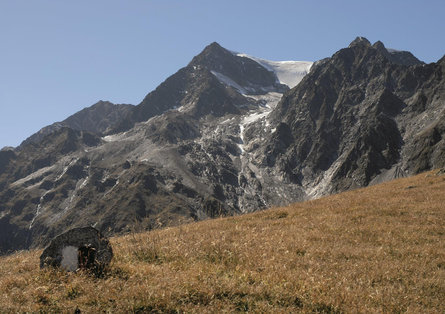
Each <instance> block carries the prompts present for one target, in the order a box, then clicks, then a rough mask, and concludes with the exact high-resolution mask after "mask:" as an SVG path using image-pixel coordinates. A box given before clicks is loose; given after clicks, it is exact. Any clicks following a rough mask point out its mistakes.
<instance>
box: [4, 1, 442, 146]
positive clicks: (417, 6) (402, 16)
mask: <svg viewBox="0 0 445 314" xmlns="http://www.w3.org/2000/svg"><path fill="white" fill-rule="evenodd" d="M444 13H445V1H444V0H425V1H419V0H416V1H414V0H385V1H381V0H373V1H359V0H350V1H349V0H348V1H341V0H338V1H328V0H325V1H321V0H307V1H299V0H273V1H272V0H270V1H263V0H237V1H235V0H224V1H210V0H187V1H186V0H177V1H168V0H163V1H161V0H157V1H154V0H153V1H151V0H76V1H69V0H32V1H31V0H0V148H1V147H3V146H17V145H19V144H20V142H21V141H22V140H24V139H25V138H27V137H28V136H30V135H31V134H32V133H34V132H36V131H38V130H39V129H40V128H42V127H44V126H46V125H48V124H51V123H53V122H56V121H61V120H64V119H65V118H67V117H68V116H69V115H71V114H74V113H75V112H77V111H79V110H81V109H82V108H84V107H88V106H90V105H92V104H94V103H95V102H97V101H99V100H109V101H111V102H114V103H130V104H134V105H136V104H138V103H139V102H140V101H141V100H142V99H143V98H144V96H145V95H146V94H147V93H148V92H150V91H151V90H153V89H154V88H155V87H156V86H157V85H159V84H160V83H161V82H162V81H164V80H165V79H166V78H167V77H168V76H169V75H171V74H173V73H175V72H176V71H177V70H178V69H179V68H181V67H183V66H185V65H187V63H188V62H189V61H190V60H191V59H192V57H193V56H195V55H196V54H198V53H199V52H200V51H201V50H202V49H203V48H204V47H205V46H206V45H208V44H209V43H211V42H213V41H217V42H218V43H220V44H221V45H222V46H223V47H225V48H228V49H231V50H236V51H239V52H244V53H247V54H250V55H254V56H257V57H262V58H265V59H270V60H302V61H316V60H319V59H321V58H325V57H329V56H331V55H332V54H333V53H334V52H335V51H337V50H338V49H341V48H343V47H346V46H347V45H348V44H349V43H350V42H351V41H352V40H353V39H354V38H355V37H356V36H365V37H367V38H368V39H369V40H370V41H371V42H372V43H373V42H375V41H377V40H381V41H382V42H383V43H384V44H385V45H386V46H387V47H390V48H395V49H399V50H409V51H411V52H412V53H413V54H414V55H416V56H417V57H418V58H419V59H421V60H423V61H425V62H427V63H429V62H435V61H437V60H438V59H439V58H441V57H442V56H443V55H444V54H445V40H444V39H445V18H444Z"/></svg>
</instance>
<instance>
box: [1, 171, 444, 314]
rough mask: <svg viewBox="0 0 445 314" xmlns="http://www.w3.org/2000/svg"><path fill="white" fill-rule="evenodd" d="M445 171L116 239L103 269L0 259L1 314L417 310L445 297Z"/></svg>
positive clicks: (24, 255) (26, 257) (430, 308)
mask: <svg viewBox="0 0 445 314" xmlns="http://www.w3.org/2000/svg"><path fill="white" fill-rule="evenodd" d="M444 191H445V175H443V170H442V171H432V172H429V173H423V174H420V175H417V176H415V177H410V178H403V179H397V180H394V181H391V182H387V183H384V184H381V185H376V186H372V187H368V188H365V189H359V190H354V191H350V192H346V193H342V194H337V195H332V196H329V197H325V198H322V199H318V200H312V201H307V202H304V203H296V204H294V205H292V206H289V207H283V208H275V209H271V210H267V211H262V212H256V213H253V214H247V215H243V216H238V217H230V218H221V219H215V220H208V221H203V222H199V223H193V224H189V225H183V226H181V227H175V228H168V229H163V230H154V231H151V232H148V233H137V230H135V232H134V233H132V234H128V235H126V236H123V237H117V238H113V239H112V244H113V247H114V251H115V259H114V261H113V262H112V265H111V266H110V268H109V269H108V270H107V271H105V272H104V273H102V274H99V276H94V275H92V274H87V273H65V272H62V271H57V270H39V269H38V257H39V254H40V253H41V251H29V252H25V251H23V252H19V253H16V254H14V255H11V256H9V257H3V258H1V259H0V265H1V266H0V312H17V311H18V312H38V311H44V312H53V311H54V312H58V311H62V312H68V311H74V310H75V309H77V308H78V309H79V310H81V311H82V312H88V313H89V312H103V311H112V312H134V313H144V312H155V313H156V312H171V313H176V312H182V311H186V312H199V313H203V312H214V313H215V312H223V311H230V312H231V311H251V312H287V313H288V312H321V313H337V312H339V313H340V312H368V313H369V312H374V313H375V312H405V311H407V312H411V313H421V312H422V313H428V312H430V313H443V311H444V310H445V305H444V303H443V296H444V295H445V232H444V226H445V208H444V205H443V204H445V193H443V192H444Z"/></svg>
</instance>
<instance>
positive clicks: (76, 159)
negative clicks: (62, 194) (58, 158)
mask: <svg viewBox="0 0 445 314" xmlns="http://www.w3.org/2000/svg"><path fill="white" fill-rule="evenodd" d="M78 160H79V158H77V157H76V158H74V159H73V160H71V161H70V163H69V164H68V166H65V167H64V168H63V170H62V173H61V174H60V175H59V176H58V177H57V178H56V181H57V180H60V179H61V178H62V177H63V175H64V174H65V173H66V172H67V171H68V169H69V167H71V166H72V165H74V164H75V163H76V162H77V161H78Z"/></svg>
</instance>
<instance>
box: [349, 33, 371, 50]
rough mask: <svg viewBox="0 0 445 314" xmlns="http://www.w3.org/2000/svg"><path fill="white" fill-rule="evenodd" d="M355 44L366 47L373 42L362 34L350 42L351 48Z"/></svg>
mask: <svg viewBox="0 0 445 314" xmlns="http://www.w3.org/2000/svg"><path fill="white" fill-rule="evenodd" d="M355 46H366V47H370V46H371V43H370V42H369V40H368V39H367V38H365V37H362V36H357V37H356V38H355V39H354V40H353V41H352V42H351V43H350V44H349V48H352V47H355Z"/></svg>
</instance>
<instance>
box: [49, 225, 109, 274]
mask: <svg viewBox="0 0 445 314" xmlns="http://www.w3.org/2000/svg"><path fill="white" fill-rule="evenodd" d="M112 258H113V250H112V248H111V245H110V242H109V241H108V239H107V238H105V237H104V236H103V235H102V234H101V233H100V232H99V231H98V230H97V229H95V228H92V227H84V228H74V229H71V230H68V231H67V232H65V233H62V234H60V235H58V236H57V237H55V238H54V239H53V240H52V241H51V243H50V244H49V246H48V247H46V248H45V250H44V251H43V253H42V255H40V268H44V267H49V266H51V267H60V268H62V269H64V270H67V271H76V270H78V269H90V270H93V271H94V270H100V269H103V268H104V267H106V266H107V265H108V264H109V263H110V262H111V259H112Z"/></svg>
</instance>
